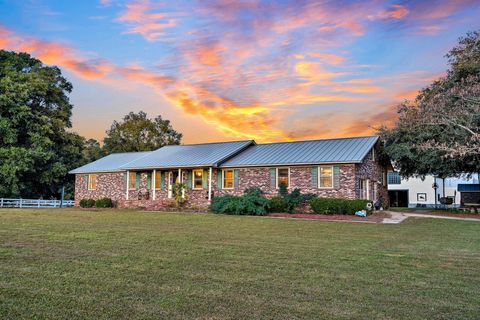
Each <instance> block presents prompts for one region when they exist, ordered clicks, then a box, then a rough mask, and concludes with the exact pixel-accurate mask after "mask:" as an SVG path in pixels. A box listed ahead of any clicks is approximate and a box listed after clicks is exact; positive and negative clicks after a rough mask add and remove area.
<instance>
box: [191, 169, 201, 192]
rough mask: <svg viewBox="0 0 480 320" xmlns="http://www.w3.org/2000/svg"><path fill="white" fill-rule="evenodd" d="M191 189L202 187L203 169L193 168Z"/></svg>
mask: <svg viewBox="0 0 480 320" xmlns="http://www.w3.org/2000/svg"><path fill="white" fill-rule="evenodd" d="M193 189H203V169H201V170H193Z"/></svg>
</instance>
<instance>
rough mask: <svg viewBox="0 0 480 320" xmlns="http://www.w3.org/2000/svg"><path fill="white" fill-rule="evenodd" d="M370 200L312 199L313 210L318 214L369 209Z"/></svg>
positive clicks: (348, 212)
mask: <svg viewBox="0 0 480 320" xmlns="http://www.w3.org/2000/svg"><path fill="white" fill-rule="evenodd" d="M369 202H370V201H369V200H363V199H355V200H349V199H342V198H315V199H312V200H311V201H310V206H311V207H312V210H313V212H315V213H317V214H350V215H353V214H355V212H357V211H360V210H367V203H369Z"/></svg>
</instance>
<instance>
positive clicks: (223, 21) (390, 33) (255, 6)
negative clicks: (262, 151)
mask: <svg viewBox="0 0 480 320" xmlns="http://www.w3.org/2000/svg"><path fill="white" fill-rule="evenodd" d="M72 6H73V5H72ZM477 7H478V6H477ZM94 8H95V10H98V11H101V12H99V13H98V15H97V16H90V18H89V17H84V18H85V19H88V21H89V26H88V28H86V30H88V32H95V30H96V32H98V34H92V36H88V37H86V36H85V34H81V35H79V34H78V31H77V30H76V28H71V33H69V36H68V39H65V40H66V41H62V40H58V39H59V38H58V37H61V36H62V34H59V33H58V32H57V33H48V32H46V31H44V29H43V28H42V24H41V23H39V24H38V32H36V33H35V34H37V35H38V34H42V36H41V37H40V36H36V37H32V36H24V35H22V34H21V32H20V31H18V32H17V31H13V29H8V28H6V27H3V28H2V27H0V46H1V48H5V49H8V50H15V51H26V52H29V53H31V54H32V55H33V56H35V57H37V58H39V59H40V60H42V61H43V62H45V63H47V64H52V65H58V66H60V67H61V68H62V69H64V70H67V71H68V72H70V73H72V74H74V75H75V76H78V77H80V78H82V79H84V80H87V81H83V82H81V83H82V87H81V89H84V88H85V87H88V85H89V81H91V83H92V86H95V85H96V83H102V84H104V85H108V86H110V87H111V88H115V89H121V90H117V91H118V97H121V99H119V100H120V101H119V102H116V103H118V104H120V105H121V106H122V108H123V109H121V110H122V112H123V111H124V110H126V109H127V108H131V106H130V105H127V103H131V101H132V99H136V98H137V96H136V95H137V94H140V95H141V96H139V99H138V100H139V101H141V102H140V104H142V103H143V102H144V99H145V98H144V96H146V95H148V96H149V99H151V100H152V102H151V108H157V109H155V111H154V112H157V110H158V113H162V114H164V113H165V112H167V115H168V116H169V117H172V114H173V118H175V119H176V120H178V123H180V126H183V128H187V127H188V130H187V131H188V132H194V131H195V130H200V129H199V128H201V130H202V131H201V132H200V131H199V133H198V134H195V135H194V136H190V137H189V138H187V140H188V141H191V140H195V141H202V137H204V136H206V135H208V137H209V139H213V138H217V140H218V139H224V138H225V139H238V138H248V139H250V138H252V139H256V140H258V141H282V140H291V139H303V138H306V139H314V138H320V137H327V136H328V137H334V136H341V135H359V134H368V133H372V132H373V131H372V128H371V127H370V126H371V125H374V126H375V125H378V124H379V123H392V122H391V121H392V119H394V118H395V116H396V115H395V112H394V109H395V108H394V107H392V106H394V105H395V104H396V103H398V102H399V101H401V100H403V99H404V98H412V97H414V96H415V93H416V92H417V91H418V89H421V88H422V87H423V86H425V85H426V84H428V83H429V82H431V81H432V80H433V79H435V77H436V76H438V75H439V74H440V73H439V71H441V70H445V60H444V59H442V56H443V54H444V53H445V52H443V51H442V52H441V53H439V52H435V53H430V52H428V51H427V48H437V49H438V48H442V50H444V49H443V48H447V45H449V44H444V43H443V42H442V41H447V40H442V39H443V37H435V35H438V34H441V35H442V36H443V35H445V39H447V38H448V41H450V42H452V43H453V41H454V40H455V38H456V37H457V36H460V35H461V34H458V35H457V34H455V37H453V36H452V32H453V31H452V30H455V32H458V30H460V29H461V28H464V27H465V25H466V24H467V23H466V22H465V21H470V22H471V21H475V20H474V19H475V17H476V16H475V13H476V12H477V13H478V12H479V11H480V10H478V8H477V9H475V1H473V0H459V1H448V0H438V1H437V2H436V3H435V5H432V4H431V3H430V2H428V1H417V2H415V1H413V2H412V1H410V2H404V1H403V2H388V3H386V2H382V1H346V2H345V1H343V2H338V1H314V0H305V1H294V0H286V1H261V0H246V1H232V0H215V1H156V0H155V1H154V0H133V1H126V2H121V1H114V0H105V1H104V0H99V1H97V2H96V4H95V5H94ZM475 10H476V11H475ZM80 12H81V10H79V13H78V14H79V15H80V14H81V13H80ZM68 14H71V15H72V16H75V14H73V13H72V12H69V13H68ZM89 14H90V15H91V14H92V13H91V12H89ZM75 17H77V16H75ZM17 18H18V17H17ZM79 18H82V17H79ZM112 19H113V20H112ZM467 19H470V20H467ZM17 20H18V19H17ZM19 21H20V20H19ZM75 21H77V20H75ZM16 23H17V22H16V21H13V22H10V23H7V24H6V25H9V26H16ZM109 23H112V25H109ZM34 25H35V24H34V23H33V22H32V25H29V28H32V27H33V26H34ZM96 28H97V29H96ZM18 30H29V29H27V28H19V29H18ZM76 32H77V33H76ZM43 34H45V36H43ZM119 34H121V35H123V36H118V35H119ZM126 34H127V35H128V36H125V35H126ZM100 35H101V36H100ZM132 35H133V36H132ZM42 37H43V38H42ZM46 39H49V40H46ZM85 39H88V41H87V40H85ZM417 44H418V45H417ZM77 48H81V50H80V49H77ZM412 57H414V58H412ZM74 80H75V78H74ZM74 85H75V83H74ZM106 91H108V90H106ZM139 92H140V93H139ZM150 93H151V96H150ZM123 98H125V99H123ZM91 99H92V101H93V100H94V99H95V97H92V98H91ZM103 99H105V97H103ZM156 99H158V101H157V100H156ZM123 100H125V101H129V102H123ZM153 100H154V101H153ZM134 107H137V106H134ZM138 107H141V105H140V106H138ZM112 109H117V106H116V105H115V107H112ZM118 109H120V108H118ZM392 110H393V111H392ZM109 112H110V111H109ZM111 112H112V114H113V113H115V112H117V113H119V112H120V111H111ZM168 112H172V113H171V114H168ZM115 115H117V114H116V113H115ZM120 116H121V114H118V117H120ZM179 119H180V120H179ZM183 120H185V121H183ZM107 125H108V124H107ZM207 131H208V133H205V132H207ZM186 137H187V136H186Z"/></svg>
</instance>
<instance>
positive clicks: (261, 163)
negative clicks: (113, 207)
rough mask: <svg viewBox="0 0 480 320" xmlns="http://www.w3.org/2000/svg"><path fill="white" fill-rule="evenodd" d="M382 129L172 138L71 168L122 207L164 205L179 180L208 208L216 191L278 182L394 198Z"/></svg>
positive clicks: (81, 186) (271, 186)
mask: <svg viewBox="0 0 480 320" xmlns="http://www.w3.org/2000/svg"><path fill="white" fill-rule="evenodd" d="M379 148H380V144H379V142H378V137H375V136H371V137H355V138H341V139H324V140H312V141H296V142H284V143H267V144H257V143H256V142H255V141H253V140H247V141H235V142H219V143H204V144H189V145H178V146H165V147H162V148H160V149H158V150H155V151H151V152H135V153H119V154H111V155H109V156H106V157H104V158H102V159H99V160H97V161H95V162H92V163H89V164H87V165H84V166H82V167H80V168H77V169H75V170H72V171H71V172H70V173H72V174H75V200H76V205H78V203H79V201H80V200H81V199H86V198H87V199H88V198H92V199H98V198H102V197H108V198H111V199H112V200H114V201H116V203H117V206H118V207H123V208H129V207H145V208H149V209H162V208H165V207H166V206H169V205H171V204H172V198H174V192H175V190H174V186H175V183H178V182H181V183H184V184H186V190H183V192H182V197H184V198H185V199H186V205H187V206H190V207H194V208H199V209H205V208H207V207H208V205H209V204H210V202H211V199H213V198H214V197H217V196H222V195H227V194H230V195H241V194H243V191H244V190H245V189H246V188H249V187H259V188H260V189H262V190H263V192H264V193H265V195H266V196H267V197H272V196H274V195H277V194H278V188H279V185H281V184H285V185H286V186H287V189H288V190H293V189H294V188H299V189H301V191H302V192H305V193H307V192H308V193H315V194H317V195H319V196H322V197H342V198H349V199H358V198H362V199H370V200H372V201H375V200H377V199H379V198H380V197H382V199H384V200H387V182H386V178H387V170H388V169H389V168H390V166H389V165H385V164H381V163H380V161H379V159H378V158H379V157H377V154H378V151H379Z"/></svg>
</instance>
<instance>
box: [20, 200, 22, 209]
mask: <svg viewBox="0 0 480 320" xmlns="http://www.w3.org/2000/svg"><path fill="white" fill-rule="evenodd" d="M21 207H22V198H20V208H21Z"/></svg>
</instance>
